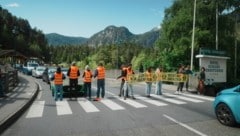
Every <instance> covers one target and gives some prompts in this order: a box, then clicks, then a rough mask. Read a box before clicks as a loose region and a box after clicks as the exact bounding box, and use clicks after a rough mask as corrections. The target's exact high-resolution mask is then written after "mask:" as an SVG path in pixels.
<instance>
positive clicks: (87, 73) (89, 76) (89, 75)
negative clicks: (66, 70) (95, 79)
mask: <svg viewBox="0 0 240 136" xmlns="http://www.w3.org/2000/svg"><path fill="white" fill-rule="evenodd" d="M83 81H84V82H88V83H89V82H92V72H91V71H87V70H86V71H85V75H84V80H83Z"/></svg>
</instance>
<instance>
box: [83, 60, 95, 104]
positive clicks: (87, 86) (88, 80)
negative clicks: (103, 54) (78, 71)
mask: <svg viewBox="0 0 240 136" xmlns="http://www.w3.org/2000/svg"><path fill="white" fill-rule="evenodd" d="M82 77H83V82H84V85H83V87H84V91H85V92H84V95H85V97H87V94H88V97H89V98H88V99H89V100H90V101H91V84H92V77H93V75H92V72H91V70H90V68H89V66H88V65H87V66H86V67H85V71H84V73H83V76H82Z"/></svg>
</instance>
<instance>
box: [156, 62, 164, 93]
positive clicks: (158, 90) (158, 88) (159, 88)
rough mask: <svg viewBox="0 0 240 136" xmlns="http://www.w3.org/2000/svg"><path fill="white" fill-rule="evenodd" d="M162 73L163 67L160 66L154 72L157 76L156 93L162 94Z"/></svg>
mask: <svg viewBox="0 0 240 136" xmlns="http://www.w3.org/2000/svg"><path fill="white" fill-rule="evenodd" d="M162 73H163V69H162V68H161V67H159V68H157V70H156V72H155V74H156V76H157V81H156V90H155V94H156V95H162Z"/></svg>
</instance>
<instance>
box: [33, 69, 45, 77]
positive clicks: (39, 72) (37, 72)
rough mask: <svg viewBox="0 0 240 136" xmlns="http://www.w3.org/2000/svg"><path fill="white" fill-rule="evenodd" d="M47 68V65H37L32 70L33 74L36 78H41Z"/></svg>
mask: <svg viewBox="0 0 240 136" xmlns="http://www.w3.org/2000/svg"><path fill="white" fill-rule="evenodd" d="M45 69H46V67H44V66H38V67H36V68H35V69H33V70H32V76H33V77H36V78H41V77H42V74H43V72H44V70H45Z"/></svg>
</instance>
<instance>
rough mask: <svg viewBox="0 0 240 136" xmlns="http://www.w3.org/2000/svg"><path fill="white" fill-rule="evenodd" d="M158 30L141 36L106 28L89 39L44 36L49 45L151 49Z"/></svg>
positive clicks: (123, 29)
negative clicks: (126, 45) (127, 45)
mask: <svg viewBox="0 0 240 136" xmlns="http://www.w3.org/2000/svg"><path fill="white" fill-rule="evenodd" d="M159 30H160V29H159V28H157V27H156V28H153V29H152V30H151V31H148V32H146V33H143V34H137V35H136V34H133V33H131V32H130V31H129V30H128V29H127V28H126V27H116V26H113V25H111V26H108V27H106V28H105V29H104V30H102V31H100V32H98V33H96V34H94V35H93V36H91V37H90V38H89V39H88V38H83V37H67V36H63V35H59V34H56V33H52V34H46V38H47V40H48V43H49V44H50V45H81V44H88V45H89V46H101V45H109V44H119V43H123V42H131V43H136V44H138V45H142V46H144V47H152V46H153V45H154V43H155V41H156V40H157V39H158V38H159V36H160V31H159Z"/></svg>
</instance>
